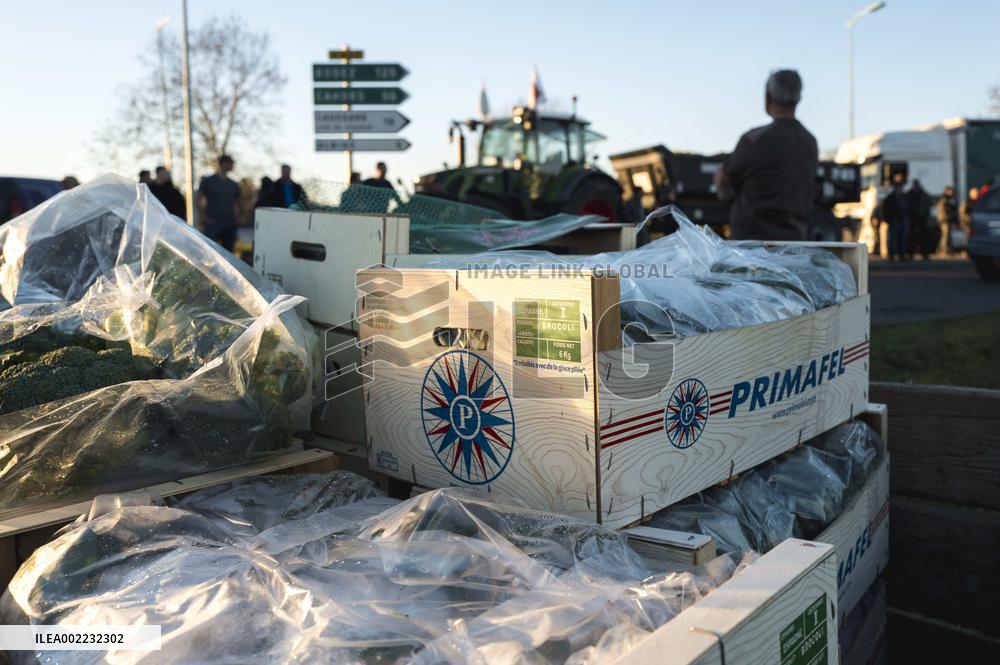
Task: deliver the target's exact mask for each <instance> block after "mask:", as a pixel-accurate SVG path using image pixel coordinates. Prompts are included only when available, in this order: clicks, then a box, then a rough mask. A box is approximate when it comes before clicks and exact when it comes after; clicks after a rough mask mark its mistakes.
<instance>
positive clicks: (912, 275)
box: [868, 259, 1000, 326]
mask: <svg viewBox="0 0 1000 665" xmlns="http://www.w3.org/2000/svg"><path fill="white" fill-rule="evenodd" d="M868 287H869V290H870V291H871V294H872V325H873V326H878V325H883V324H886V323H909V322H912V321H924V320H927V319H939V318H943V317H947V316H959V315H962V314H977V313H980V312H992V311H1000V283H997V282H993V283H991V282H985V281H983V280H981V279H979V275H977V274H976V270H975V268H973V267H972V263H971V262H970V261H967V260H944V259H935V260H931V261H920V260H917V261H909V262H907V263H889V262H887V261H884V260H880V259H872V260H871V262H870V263H869V264H868Z"/></svg>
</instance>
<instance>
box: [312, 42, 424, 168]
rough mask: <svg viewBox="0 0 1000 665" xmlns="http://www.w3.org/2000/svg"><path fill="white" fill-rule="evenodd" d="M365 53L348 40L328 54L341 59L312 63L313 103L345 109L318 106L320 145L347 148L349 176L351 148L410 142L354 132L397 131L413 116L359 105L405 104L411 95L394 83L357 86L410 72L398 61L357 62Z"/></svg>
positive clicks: (388, 147)
mask: <svg viewBox="0 0 1000 665" xmlns="http://www.w3.org/2000/svg"><path fill="white" fill-rule="evenodd" d="M363 57H364V52H363V51H360V50H352V49H351V47H349V46H348V45H347V44H344V45H343V46H342V47H341V48H340V50H331V51H330V59H331V60H334V61H337V60H339V63H338V62H319V63H316V64H314V65H313V82H314V83H318V84H323V83H330V84H337V83H339V84H340V85H339V86H334V85H316V86H314V87H313V104H314V105H315V106H317V107H320V106H340V107H341V110H339V111H334V110H324V109H320V108H317V109H316V110H315V112H314V115H315V123H316V134H317V138H316V151H317V152H343V153H344V156H345V157H346V162H347V180H348V181H350V178H351V173H352V170H353V162H352V157H351V155H352V153H353V152H355V151H370V152H401V151H403V150H407V149H408V148H409V147H410V142H409V141H407V140H406V139H401V138H394V137H386V138H365V139H354V138H351V137H352V135H353V134H395V133H396V132H398V131H400V130H401V129H403V127H406V126H407V125H408V124H409V123H410V120H409V118H407V117H406V116H404V115H403V114H402V113H400V112H399V111H397V110H395V109H379V110H359V109H352V108H351V107H352V106H354V105H358V104H360V105H362V106H395V105H396V104H402V103H403V102H404V101H406V99H407V98H408V97H409V95H408V94H407V93H406V91H405V90H403V89H402V88H399V87H396V86H384V85H382V86H363V85H362V86H355V85H354V84H355V83H395V82H397V81H401V80H403V79H404V78H406V75H407V74H409V73H410V72H409V71H408V70H407V69H406V67H403V65H401V64H399V63H398V62H381V63H377V62H353V61H354V60H360V59H361V58H363ZM320 134H340V135H341V136H342V137H343V138H340V139H334V138H320V137H319V136H318V135H320Z"/></svg>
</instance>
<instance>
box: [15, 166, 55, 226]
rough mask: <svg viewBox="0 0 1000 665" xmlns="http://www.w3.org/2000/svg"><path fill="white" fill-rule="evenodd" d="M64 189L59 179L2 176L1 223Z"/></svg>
mask: <svg viewBox="0 0 1000 665" xmlns="http://www.w3.org/2000/svg"><path fill="white" fill-rule="evenodd" d="M61 191H62V185H61V184H60V183H59V181H58V180H45V179H43V178H7V177H0V224H3V223H5V222H8V221H10V220H11V219H14V218H15V217H17V216H18V215H20V214H21V213H23V212H26V211H28V210H31V209H32V208H34V207H35V206H36V205H38V204H39V203H41V202H42V201H45V200H46V199H50V198H52V197H53V196H55V195H56V194H58V193H59V192H61Z"/></svg>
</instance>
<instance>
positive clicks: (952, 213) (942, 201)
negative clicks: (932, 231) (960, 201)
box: [935, 185, 961, 254]
mask: <svg viewBox="0 0 1000 665" xmlns="http://www.w3.org/2000/svg"><path fill="white" fill-rule="evenodd" d="M935 212H936V216H937V223H938V229H939V232H940V234H941V241H940V242H939V243H938V248H939V251H941V252H942V253H944V254H951V253H953V252H954V251H955V250H956V248H955V247H954V246H953V245H952V241H951V233H952V231H955V230H958V229H960V228H961V227H960V226H959V220H958V206H957V205H956V203H955V188H954V187H952V186H951V185H948V186H947V187H945V188H944V193H943V194H942V195H941V198H939V199H938V202H937V205H936V206H935Z"/></svg>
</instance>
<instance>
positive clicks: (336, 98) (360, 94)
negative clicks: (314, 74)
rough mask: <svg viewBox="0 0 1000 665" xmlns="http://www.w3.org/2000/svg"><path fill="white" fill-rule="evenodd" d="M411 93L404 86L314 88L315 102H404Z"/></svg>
mask: <svg viewBox="0 0 1000 665" xmlns="http://www.w3.org/2000/svg"><path fill="white" fill-rule="evenodd" d="M407 97H409V95H407V94H406V91H405V90H403V89H402V88H314V89H313V103H314V104H316V105H317V106H319V105H321V104H336V105H338V106H339V105H341V104H402V103H403V102H404V101H406V98H407Z"/></svg>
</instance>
